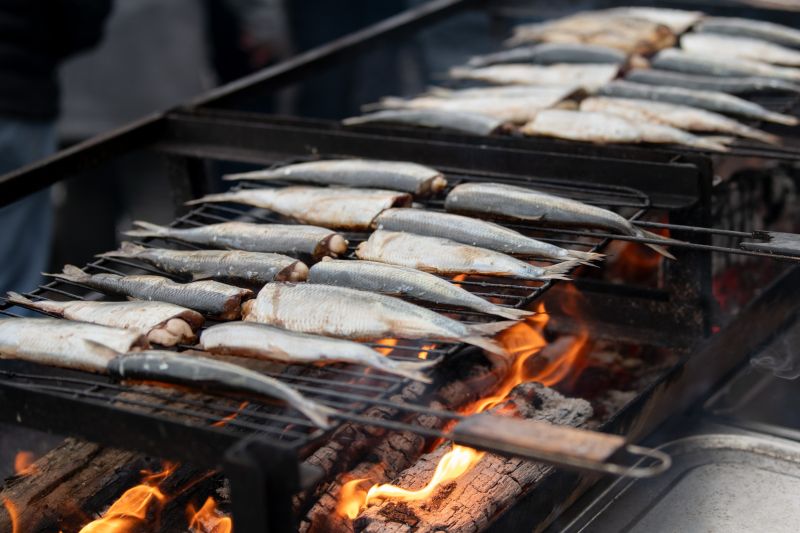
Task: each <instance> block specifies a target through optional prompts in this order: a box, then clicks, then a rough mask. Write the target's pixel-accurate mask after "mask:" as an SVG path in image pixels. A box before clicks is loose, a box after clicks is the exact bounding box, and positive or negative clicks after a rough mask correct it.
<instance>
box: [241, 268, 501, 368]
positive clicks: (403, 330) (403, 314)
mask: <svg viewBox="0 0 800 533" xmlns="http://www.w3.org/2000/svg"><path fill="white" fill-rule="evenodd" d="M242 313H243V316H244V320H246V321H249V322H260V323H262V324H270V325H274V326H279V327H282V328H285V329H288V330H291V331H299V332H303V333H316V334H320V335H327V336H330V337H342V338H347V339H356V340H375V339H382V338H387V337H391V338H400V339H435V340H440V341H446V342H448V341H449V342H466V343H468V344H473V345H475V346H478V347H480V348H483V349H484V350H486V351H487V352H489V353H490V354H494V355H497V356H502V357H503V358H506V357H507V356H508V353H507V352H506V351H505V349H504V348H503V347H502V346H500V345H499V344H498V343H497V342H496V341H494V340H493V339H491V338H488V336H490V335H493V334H495V333H498V332H500V331H502V330H504V329H506V328H508V327H510V326H511V325H512V324H514V322H513V321H502V322H492V323H488V324H474V325H469V324H464V323H463V322H459V321H457V320H453V319H452V318H448V317H446V316H444V315H440V314H439V313H436V312H434V311H431V310H429V309H425V308H424V307H420V306H418V305H414V304H412V303H409V302H405V301H403V300H400V299H399V298H394V297H392V296H386V295H384V294H376V293H372V292H367V291H361V290H357V289H350V288H347V287H333V286H330V285H319V284H314V283H297V284H294V283H277V282H276V283H268V284H267V285H265V286H264V288H263V289H261V291H260V292H259V293H258V296H257V297H256V298H255V300H251V301H249V302H245V304H244V305H243V306H242Z"/></svg>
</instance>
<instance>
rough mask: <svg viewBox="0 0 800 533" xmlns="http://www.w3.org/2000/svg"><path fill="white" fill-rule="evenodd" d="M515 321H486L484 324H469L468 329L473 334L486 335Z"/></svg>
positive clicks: (500, 329) (505, 327)
mask: <svg viewBox="0 0 800 533" xmlns="http://www.w3.org/2000/svg"><path fill="white" fill-rule="evenodd" d="M516 323H517V321H516V320H501V321H499V322H487V323H485V324H470V326H469V331H470V333H472V334H474V335H481V336H484V337H488V336H491V335H495V334H496V333H500V332H501V331H503V330H506V329H508V328H510V327H511V326H513V325H514V324H516Z"/></svg>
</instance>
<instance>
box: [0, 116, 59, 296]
mask: <svg viewBox="0 0 800 533" xmlns="http://www.w3.org/2000/svg"><path fill="white" fill-rule="evenodd" d="M55 149H56V134H55V125H54V124H53V122H49V121H46V122H45V121H25V120H14V119H8V118H0V174H5V173H7V172H10V171H12V170H14V169H16V168H19V167H21V166H23V165H26V164H28V163H31V162H33V161H36V160H38V159H41V158H43V157H45V156H47V155H50V154H51V153H53V152H54V151H55ZM52 222H53V208H52V205H51V202H50V191H49V189H45V190H43V191H39V192H37V193H35V194H32V195H29V196H27V197H26V198H23V199H22V200H19V201H17V202H15V203H13V204H11V205H8V206H5V207H2V208H0V258H2V263H0V265H2V266H0V294H3V295H5V293H6V292H7V291H10V290H13V291H28V290H31V289H33V288H34V287H36V285H38V284H39V283H40V280H41V274H40V273H41V271H42V270H44V269H45V268H46V266H47V261H48V257H49V253H50V240H51V234H52Z"/></svg>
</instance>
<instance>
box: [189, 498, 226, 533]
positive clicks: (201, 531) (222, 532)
mask: <svg viewBox="0 0 800 533" xmlns="http://www.w3.org/2000/svg"><path fill="white" fill-rule="evenodd" d="M186 512H187V515H188V520H189V531H191V533H231V532H232V531H233V520H231V517H229V516H225V515H224V514H223V513H222V512H220V511H219V510H218V509H217V502H215V501H214V498H212V497H210V496H209V497H208V499H207V500H206V503H204V504H203V506H202V507H201V508H200V509H199V510H197V511H195V509H194V506H193V505H192V504H189V505H188V506H187V508H186Z"/></svg>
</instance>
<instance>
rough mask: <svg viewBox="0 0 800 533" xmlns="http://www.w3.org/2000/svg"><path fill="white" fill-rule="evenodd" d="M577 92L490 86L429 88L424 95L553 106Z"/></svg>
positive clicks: (564, 88)
mask: <svg viewBox="0 0 800 533" xmlns="http://www.w3.org/2000/svg"><path fill="white" fill-rule="evenodd" d="M578 90H579V88H578V87H576V86H574V85H492V86H489V87H470V88H468V89H445V88H444V87H431V88H430V89H428V92H427V93H426V94H427V95H428V96H435V97H437V98H444V99H447V100H460V99H464V98H468V99H474V98H519V97H531V98H540V99H542V100H551V102H552V104H553V105H554V104H556V103H558V102H560V101H561V100H563V99H564V98H567V97H568V96H570V95H572V94H573V93H574V92H576V91H578Z"/></svg>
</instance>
